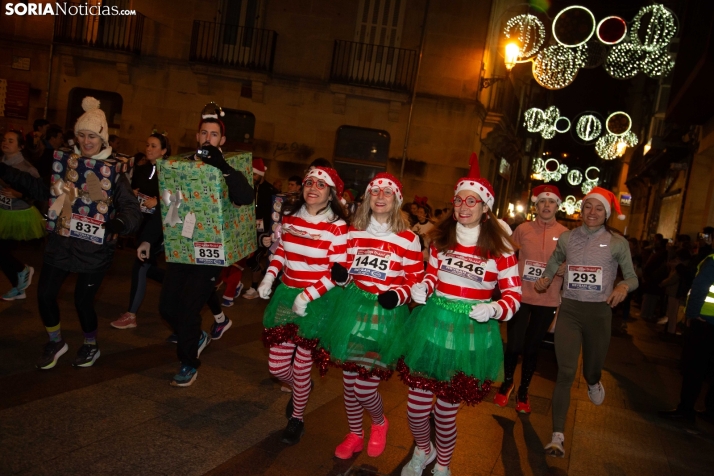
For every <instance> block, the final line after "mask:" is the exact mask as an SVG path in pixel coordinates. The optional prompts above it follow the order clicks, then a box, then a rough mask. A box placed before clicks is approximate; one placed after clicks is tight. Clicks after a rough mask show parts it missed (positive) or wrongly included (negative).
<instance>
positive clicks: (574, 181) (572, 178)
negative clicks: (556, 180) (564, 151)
mask: <svg viewBox="0 0 714 476" xmlns="http://www.w3.org/2000/svg"><path fill="white" fill-rule="evenodd" d="M567 179H568V183H569V184H570V185H572V186H573V187H577V186H578V185H580V184H581V183H583V173H582V172H580V171H579V170H577V169H573V170H571V171H570V172H568V176H567Z"/></svg>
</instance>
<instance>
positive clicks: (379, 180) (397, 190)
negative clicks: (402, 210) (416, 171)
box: [367, 172, 404, 203]
mask: <svg viewBox="0 0 714 476" xmlns="http://www.w3.org/2000/svg"><path fill="white" fill-rule="evenodd" d="M373 187H379V188H384V187H390V188H391V189H392V190H394V196H395V197H397V202H398V203H402V201H403V200H404V196H403V195H402V183H401V182H400V181H399V180H397V177H395V176H394V175H392V174H388V173H387V172H380V173H378V174H377V175H375V176H374V178H373V179H372V181H371V182H369V184H368V185H367V194H369V189H371V188H373Z"/></svg>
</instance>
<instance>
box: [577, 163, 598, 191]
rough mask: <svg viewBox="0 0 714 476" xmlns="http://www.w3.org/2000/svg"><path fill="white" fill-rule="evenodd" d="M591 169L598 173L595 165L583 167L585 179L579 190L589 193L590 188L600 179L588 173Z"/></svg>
mask: <svg viewBox="0 0 714 476" xmlns="http://www.w3.org/2000/svg"><path fill="white" fill-rule="evenodd" d="M592 171H595V172H597V173H598V175H599V174H600V169H598V168H597V167H588V168H587V169H585V181H584V182H583V184H582V185H581V186H580V191H581V192H583V193H584V194H588V193H590V190H592V189H593V188H595V187H597V185H598V183H599V181H600V178H599V177H595V178H592V177H590V173H591V172H592Z"/></svg>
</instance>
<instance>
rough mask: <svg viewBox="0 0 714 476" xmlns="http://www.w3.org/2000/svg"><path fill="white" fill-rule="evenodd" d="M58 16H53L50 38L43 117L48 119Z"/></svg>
mask: <svg viewBox="0 0 714 476" xmlns="http://www.w3.org/2000/svg"><path fill="white" fill-rule="evenodd" d="M56 21H57V17H56V16H54V17H52V40H50V61H49V67H48V68H47V94H46V95H45V111H44V112H43V113H42V119H47V108H48V107H49V105H50V85H51V84H52V54H53V52H54V47H55V22H56Z"/></svg>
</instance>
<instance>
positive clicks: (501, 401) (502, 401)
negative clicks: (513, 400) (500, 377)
mask: <svg viewBox="0 0 714 476" xmlns="http://www.w3.org/2000/svg"><path fill="white" fill-rule="evenodd" d="M503 390H504V388H503V387H501V388H499V389H498V392H496V396H495V397H493V403H495V404H496V405H498V406H499V407H501V408H505V407H506V405H508V399H509V398H510V397H511V392H512V391H513V384H511V385H510V386H509V387H508V388H507V389H505V390H506V393H503Z"/></svg>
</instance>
